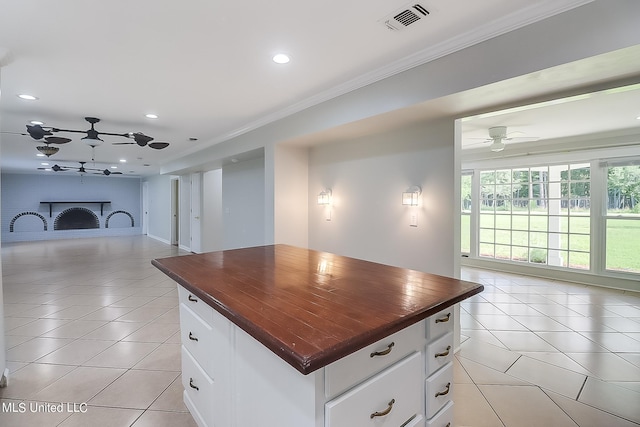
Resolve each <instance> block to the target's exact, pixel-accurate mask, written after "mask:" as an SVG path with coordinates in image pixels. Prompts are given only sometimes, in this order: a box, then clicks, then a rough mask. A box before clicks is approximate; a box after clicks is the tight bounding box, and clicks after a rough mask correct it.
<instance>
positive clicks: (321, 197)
mask: <svg viewBox="0 0 640 427" xmlns="http://www.w3.org/2000/svg"><path fill="white" fill-rule="evenodd" d="M330 203H331V190H322V191H321V192H320V194H318V204H319V205H328V204H330Z"/></svg>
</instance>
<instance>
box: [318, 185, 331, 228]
mask: <svg viewBox="0 0 640 427" xmlns="http://www.w3.org/2000/svg"><path fill="white" fill-rule="evenodd" d="M318 204H319V205H320V206H324V219H325V221H331V189H329V188H327V189H326V190H322V191H321V192H320V194H318Z"/></svg>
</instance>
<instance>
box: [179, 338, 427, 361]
mask: <svg viewBox="0 0 640 427" xmlns="http://www.w3.org/2000/svg"><path fill="white" fill-rule="evenodd" d="M189 339H190V340H191V341H198V338H196V337H194V336H193V334H192V333H191V332H189ZM436 357H438V356H436Z"/></svg>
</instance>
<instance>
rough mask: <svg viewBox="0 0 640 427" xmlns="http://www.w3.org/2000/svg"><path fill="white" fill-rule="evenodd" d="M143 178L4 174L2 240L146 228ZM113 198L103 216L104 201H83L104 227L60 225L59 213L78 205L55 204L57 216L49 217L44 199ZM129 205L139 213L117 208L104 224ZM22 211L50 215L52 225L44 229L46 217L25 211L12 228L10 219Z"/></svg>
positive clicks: (137, 231)
mask: <svg viewBox="0 0 640 427" xmlns="http://www.w3.org/2000/svg"><path fill="white" fill-rule="evenodd" d="M141 194H142V192H141V181H140V179H138V178H118V177H104V176H91V175H85V176H80V175H79V174H72V175H55V174H54V173H51V174H46V175H27V174H2V199H3V203H2V222H1V226H2V241H4V242H15V241H27V240H49V239H66V238H75V237H97V236H117V235H131V234H140V233H141V222H140V221H141V215H140V211H141ZM49 200H54V201H55V200H60V201H91V200H103V201H111V203H110V204H108V205H104V215H103V216H100V205H95V204H82V205H81V204H78V205H77V206H81V207H84V208H87V209H89V210H91V211H92V212H93V213H95V214H96V215H97V216H98V218H99V220H100V228H99V229H89V230H58V231H54V229H53V225H54V220H55V218H56V215H58V214H60V213H61V212H62V211H64V210H65V209H68V208H70V207H73V206H76V205H67V204H58V205H53V216H52V217H49V205H44V204H40V202H42V201H49ZM119 210H122V211H126V212H128V213H129V214H131V215H132V217H133V219H134V227H131V220H130V219H129V218H128V217H127V216H126V215H124V214H117V215H114V216H113V217H111V219H110V220H109V228H105V220H106V218H107V217H108V215H109V214H110V213H111V212H114V211H119ZM22 212H35V213H38V214H40V215H42V216H43V217H45V219H46V221H47V231H44V229H43V226H44V224H43V221H42V220H41V219H40V218H38V217H37V216H33V215H24V216H21V217H19V218H18V219H16V221H15V222H14V232H10V223H11V221H12V220H13V219H14V218H15V217H16V216H17V215H19V214H20V213H22Z"/></svg>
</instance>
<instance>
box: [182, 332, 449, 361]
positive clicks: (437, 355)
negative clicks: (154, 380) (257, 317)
mask: <svg viewBox="0 0 640 427" xmlns="http://www.w3.org/2000/svg"><path fill="white" fill-rule="evenodd" d="M189 335H191V334H189ZM196 341H197V340H196ZM450 351H451V346H450V345H448V346H447V349H446V350H445V351H443V352H442V353H436V359H437V358H438V357H447V356H448V355H449V352H450Z"/></svg>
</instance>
